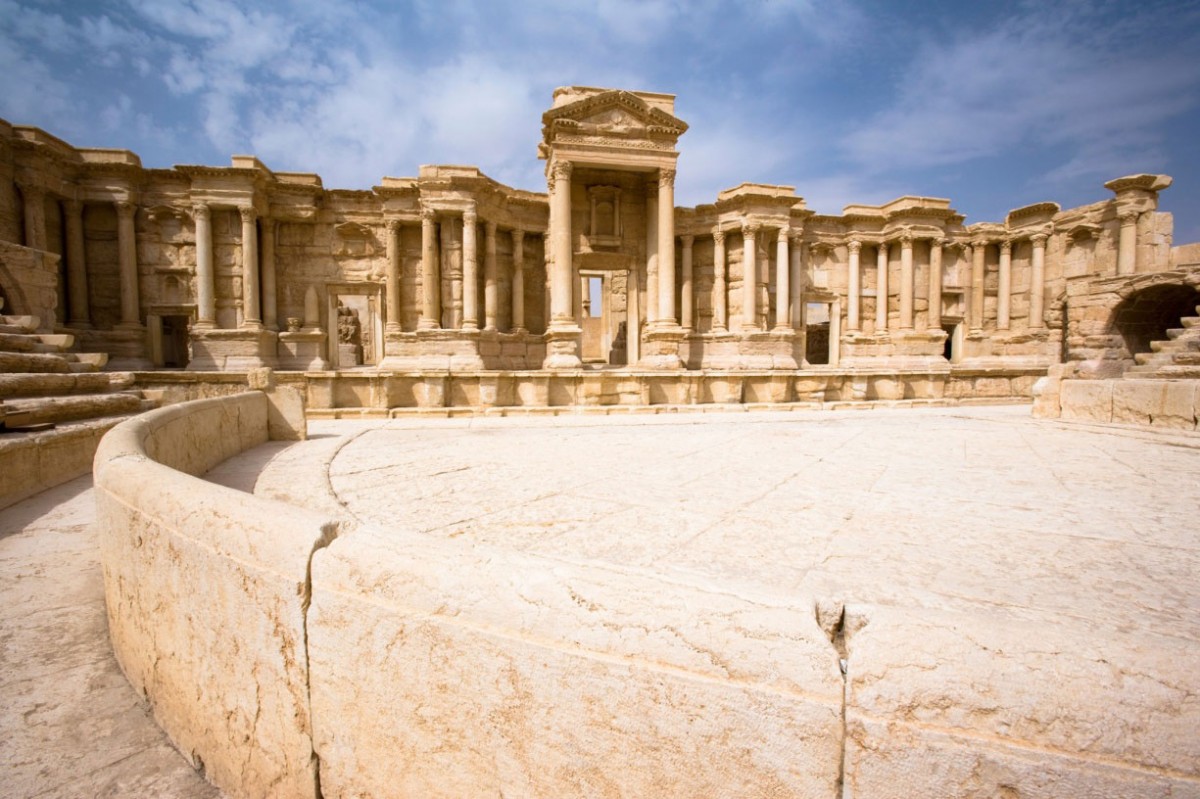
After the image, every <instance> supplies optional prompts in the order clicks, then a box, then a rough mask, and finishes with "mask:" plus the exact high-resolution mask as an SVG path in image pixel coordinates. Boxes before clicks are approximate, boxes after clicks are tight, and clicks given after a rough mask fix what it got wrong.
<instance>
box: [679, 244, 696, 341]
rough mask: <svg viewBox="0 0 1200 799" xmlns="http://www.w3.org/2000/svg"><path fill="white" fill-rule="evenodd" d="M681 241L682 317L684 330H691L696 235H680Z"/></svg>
mask: <svg viewBox="0 0 1200 799" xmlns="http://www.w3.org/2000/svg"><path fill="white" fill-rule="evenodd" d="M680 242H681V243H682V244H683V249H682V251H681V253H680V256H681V257H682V259H683V264H682V265H681V269H682V271H683V288H682V290H681V291H680V303H681V304H682V305H683V308H682V309H681V310H680V318H681V320H682V325H683V328H684V330H689V331H690V330H691V329H692V327H693V326H694V325H693V318H694V315H695V291H694V288H693V285H692V246H693V245H694V244H695V242H696V237H695V236H691V235H688V236H680Z"/></svg>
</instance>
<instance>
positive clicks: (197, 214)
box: [192, 203, 210, 222]
mask: <svg viewBox="0 0 1200 799" xmlns="http://www.w3.org/2000/svg"><path fill="white" fill-rule="evenodd" d="M209 212H210V209H209V207H208V203H196V204H195V205H193V206H192V217H193V218H194V219H195V220H196V221H197V222H207V221H208V218H209Z"/></svg>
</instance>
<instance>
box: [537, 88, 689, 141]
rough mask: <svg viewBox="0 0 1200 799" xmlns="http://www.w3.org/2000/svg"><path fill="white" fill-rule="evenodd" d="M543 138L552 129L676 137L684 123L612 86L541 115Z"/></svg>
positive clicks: (549, 133) (619, 134)
mask: <svg viewBox="0 0 1200 799" xmlns="http://www.w3.org/2000/svg"><path fill="white" fill-rule="evenodd" d="M542 123H543V135H544V137H545V141H546V142H549V141H550V139H551V138H553V131H554V130H555V129H567V130H570V131H571V132H573V133H585V134H596V133H601V134H608V135H610V136H618V137H629V136H633V137H639V138H647V137H669V138H677V137H678V136H679V135H680V134H682V133H683V132H684V131H686V130H687V128H688V126H687V123H686V122H684V121H683V120H681V119H679V118H678V117H675V116H672V115H671V114H668V113H667V112H666V111H663V110H662V109H660V108H654V107H652V106H651V105H650V104H649V103H647V102H646V101H645V100H643V99H641V98H640V97H638V96H637V95H635V94H633V93H632V92H626V91H620V90H615V89H614V90H612V91H606V92H600V93H599V94H594V95H591V96H589V97H584V98H582V99H579V100H576V101H574V102H571V103H567V104H566V105H563V106H560V107H558V108H552V109H550V110H549V111H547V112H546V113H545V114H543V115H542Z"/></svg>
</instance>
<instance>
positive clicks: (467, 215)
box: [463, 205, 479, 225]
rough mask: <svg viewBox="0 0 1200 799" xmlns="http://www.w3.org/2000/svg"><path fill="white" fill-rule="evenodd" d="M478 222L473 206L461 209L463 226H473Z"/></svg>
mask: <svg viewBox="0 0 1200 799" xmlns="http://www.w3.org/2000/svg"><path fill="white" fill-rule="evenodd" d="M478 221H479V215H478V214H477V213H476V212H475V206H473V205H471V206H468V207H467V208H464V209H463V224H464V225H474V224H475V223H476V222H478Z"/></svg>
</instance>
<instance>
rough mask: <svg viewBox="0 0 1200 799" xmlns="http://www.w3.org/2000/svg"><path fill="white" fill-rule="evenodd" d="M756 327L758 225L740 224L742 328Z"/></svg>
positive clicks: (750, 223)
mask: <svg viewBox="0 0 1200 799" xmlns="http://www.w3.org/2000/svg"><path fill="white" fill-rule="evenodd" d="M757 327H758V225H756V224H754V223H752V222H747V223H745V224H743V225H742V328H743V329H745V330H754V329H755V328H757Z"/></svg>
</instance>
